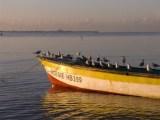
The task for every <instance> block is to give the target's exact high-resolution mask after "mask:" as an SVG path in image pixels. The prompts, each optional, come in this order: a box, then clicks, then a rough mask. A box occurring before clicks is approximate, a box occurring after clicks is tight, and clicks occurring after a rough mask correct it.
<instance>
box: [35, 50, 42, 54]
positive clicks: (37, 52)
mask: <svg viewBox="0 0 160 120" xmlns="http://www.w3.org/2000/svg"><path fill="white" fill-rule="evenodd" d="M41 52H42V51H41V50H38V51H36V52H34V54H37V55H38V54H40V53H41Z"/></svg>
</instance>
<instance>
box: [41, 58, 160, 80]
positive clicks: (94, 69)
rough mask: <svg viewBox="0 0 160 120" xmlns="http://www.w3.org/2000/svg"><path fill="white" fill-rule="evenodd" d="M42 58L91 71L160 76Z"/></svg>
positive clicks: (46, 59)
mask: <svg viewBox="0 0 160 120" xmlns="http://www.w3.org/2000/svg"><path fill="white" fill-rule="evenodd" d="M38 58H39V59H41V60H45V61H49V62H51V63H56V64H58V65H63V66H68V67H72V68H73V67H74V68H78V69H87V70H90V71H97V72H103V73H104V72H105V73H112V74H120V75H126V76H137V77H148V78H160V76H159V75H158V74H151V73H150V74H149V73H147V72H146V73H138V72H131V71H120V70H119V71H118V70H116V69H102V68H95V67H90V66H84V65H78V64H75V63H73V62H70V63H69V62H65V61H60V60H53V59H52V60H50V59H48V58H44V57H39V56H38Z"/></svg>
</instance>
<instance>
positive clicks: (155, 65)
mask: <svg viewBox="0 0 160 120" xmlns="http://www.w3.org/2000/svg"><path fill="white" fill-rule="evenodd" d="M152 66H153V67H160V65H159V64H157V63H152Z"/></svg>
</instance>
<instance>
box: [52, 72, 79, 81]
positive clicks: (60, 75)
mask: <svg viewBox="0 0 160 120" xmlns="http://www.w3.org/2000/svg"><path fill="white" fill-rule="evenodd" d="M51 73H52V75H53V76H55V77H58V78H60V79H64V80H70V81H73V82H78V83H81V82H82V77H80V76H77V75H72V74H67V73H62V72H58V71H51Z"/></svg>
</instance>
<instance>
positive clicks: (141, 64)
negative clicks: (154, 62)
mask: <svg viewBox="0 0 160 120" xmlns="http://www.w3.org/2000/svg"><path fill="white" fill-rule="evenodd" d="M139 66H141V67H142V66H144V59H142V61H141V62H140V64H139Z"/></svg>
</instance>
